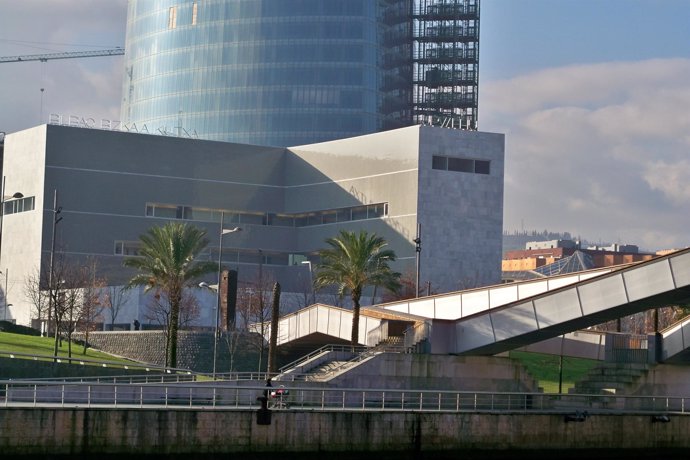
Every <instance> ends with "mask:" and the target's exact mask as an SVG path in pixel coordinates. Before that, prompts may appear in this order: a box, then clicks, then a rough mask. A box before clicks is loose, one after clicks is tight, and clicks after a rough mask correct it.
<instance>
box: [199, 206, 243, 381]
mask: <svg viewBox="0 0 690 460" xmlns="http://www.w3.org/2000/svg"><path fill="white" fill-rule="evenodd" d="M224 220H225V213H224V212H222V211H221V213H220V232H219V233H220V241H219V242H218V284H217V285H216V289H215V290H216V320H215V325H214V329H213V380H215V379H216V363H217V361H218V322H219V321H220V277H221V274H222V271H223V267H222V261H223V236H224V235H227V234H228V233H235V232H240V231H242V228H241V227H235V228H223V223H224V222H223V221H224ZM199 286H201V287H208V288H209V289H213V288H212V287H211V286H209V285H208V284H206V283H200V284H199Z"/></svg>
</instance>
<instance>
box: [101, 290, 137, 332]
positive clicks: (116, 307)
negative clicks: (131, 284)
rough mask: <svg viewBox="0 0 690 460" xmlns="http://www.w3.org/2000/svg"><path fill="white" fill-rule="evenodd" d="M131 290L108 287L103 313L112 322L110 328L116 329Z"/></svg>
mask: <svg viewBox="0 0 690 460" xmlns="http://www.w3.org/2000/svg"><path fill="white" fill-rule="evenodd" d="M130 293H131V290H130V289H127V288H126V287H124V286H106V287H105V288H104V295H103V313H104V314H105V315H107V317H108V319H109V320H110V328H111V329H114V328H115V321H116V320H117V316H118V315H119V314H120V311H121V310H122V307H123V306H124V305H126V304H127V302H128V301H129V298H130Z"/></svg>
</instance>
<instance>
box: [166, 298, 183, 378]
mask: <svg viewBox="0 0 690 460" xmlns="http://www.w3.org/2000/svg"><path fill="white" fill-rule="evenodd" d="M172 299H173V301H172V304H171V305H170V337H169V338H168V341H169V343H170V347H169V352H170V360H169V364H168V365H169V366H170V367H173V368H174V367H177V330H178V329H179V323H180V302H181V301H182V295H180V294H179V293H175V294H174V295H173V296H172Z"/></svg>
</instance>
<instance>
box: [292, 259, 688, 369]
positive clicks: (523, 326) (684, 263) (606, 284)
mask: <svg viewBox="0 0 690 460" xmlns="http://www.w3.org/2000/svg"><path fill="white" fill-rule="evenodd" d="M688 300H690V249H684V250H681V251H676V252H673V253H670V254H668V255H665V256H660V257H657V258H654V259H651V260H648V261H643V262H638V263H634V264H628V265H623V266H615V267H607V268H603V269H595V270H588V271H584V272H579V273H573V274H568V275H560V276H554V277H548V278H542V279H537V280H529V281H522V282H515V283H511V284H501V285H496V286H490V287H486V288H481V289H472V290H466V291H460V292H455V293H448V294H442V295H435V296H429V297H424V298H419V299H412V300H407V301H402V302H394V303H387V304H380V305H376V306H371V307H362V311H361V319H360V324H359V337H360V342H361V343H362V344H364V345H370V346H371V345H375V344H376V343H378V342H377V340H380V338H381V337H383V336H385V335H387V331H386V329H387V328H390V327H391V325H393V326H394V327H400V326H401V325H405V326H406V327H411V328H410V329H408V333H407V334H406V345H409V344H410V343H418V342H422V341H424V342H425V343H426V344H427V348H426V350H427V351H429V352H431V353H449V354H465V355H495V354H498V353H502V352H505V351H509V350H513V349H516V348H521V347H525V346H529V345H532V344H536V343H539V342H542V341H546V340H548V339H552V338H555V337H559V336H563V335H565V334H569V333H573V332H575V331H579V330H582V329H586V328H588V327H590V326H594V325H597V324H601V323H603V322H606V321H610V320H614V319H617V318H621V317H624V316H629V315H632V314H635V313H639V312H641V311H645V310H648V309H650V308H654V307H661V306H667V305H678V304H681V303H683V302H687V301H688ZM351 327H352V312H351V310H346V309H341V308H336V307H330V306H326V305H320V304H316V305H312V306H310V307H308V308H305V309H303V310H300V311H297V312H295V313H293V314H290V315H287V316H285V317H283V318H281V320H280V322H279V331H278V345H279V346H283V347H290V346H297V345H302V346H307V345H311V346H313V345H315V344H324V343H347V342H349V341H350V336H351ZM661 337H662V341H661V342H662V343H661V344H657V346H659V345H661V352H660V354H659V356H661V357H662V358H663V359H664V360H681V359H683V358H684V357H686V354H687V355H690V352H687V351H686V349H687V348H688V347H689V346H690V321H687V322H684V323H682V324H680V325H677V327H675V328H672V329H669V330H667V331H664V332H663V334H661ZM312 349H313V347H312Z"/></svg>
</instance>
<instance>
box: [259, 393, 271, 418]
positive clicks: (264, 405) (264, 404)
mask: <svg viewBox="0 0 690 460" xmlns="http://www.w3.org/2000/svg"><path fill="white" fill-rule="evenodd" d="M256 400H257V401H259V403H260V404H261V407H260V408H259V410H258V411H257V412H256V424H257V425H270V424H271V411H270V410H269V408H268V398H267V397H266V396H259V397H258V398H256Z"/></svg>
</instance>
